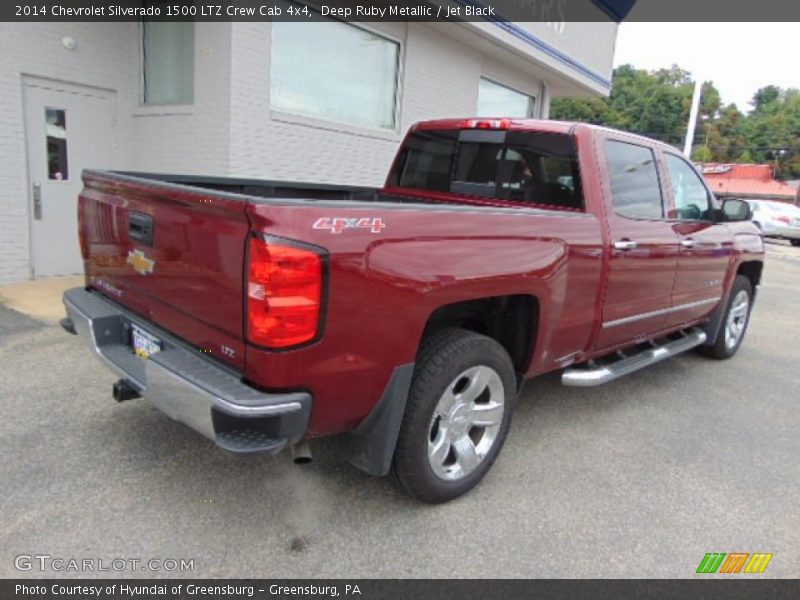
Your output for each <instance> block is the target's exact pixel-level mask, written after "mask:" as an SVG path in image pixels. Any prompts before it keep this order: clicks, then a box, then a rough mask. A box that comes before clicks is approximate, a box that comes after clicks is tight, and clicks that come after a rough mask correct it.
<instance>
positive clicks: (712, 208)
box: [662, 150, 721, 223]
mask: <svg viewBox="0 0 800 600" xmlns="http://www.w3.org/2000/svg"><path fill="white" fill-rule="evenodd" d="M669 156H672V157H674V158H676V159H678V160H679V161H681V162H683V164H685V165H686V166H687V167H688V168H689V170H690V171H691V172H692V173H694V174H695V175H696V176H697V178H698V179H699V180H700V185H701V186H702V187H703V189H704V190H705V192H706V201H707V202H708V208H707V211H706V212H707V214H708V217H707V218H705V219H684V218H681V217H680V216H679V215H678V205H677V203H676V202H675V194H676V190H675V188H674V186H673V185H672V172H671V171H670V168H669V164H668V163H667V160H668V159H667V157H669ZM662 158H663V161H664V173H665V176H666V181H667V184H668V185H669V205H668V208H669V210H667V212H666V220H667V221H670V222H674V223H714V222H715V221H714V216H713V215H714V214H715V213H716V212H717V211H718V210H720V209H721V206H720V205H719V204H718V203H717V201H716V196H714V193H713V192H712V191H711V189H710V188H709V187H708V184H707V182H706V180H705V178H704V177H703V175H702V174H701V173H700V172H699V171H698V170H697V167H695V166H694V164H693V163H692V162H691V161H689V160H687V159H686V157H684V156H683V155H682V154H680V153H678V152H672V151H669V150H662ZM673 215H674V216H673Z"/></svg>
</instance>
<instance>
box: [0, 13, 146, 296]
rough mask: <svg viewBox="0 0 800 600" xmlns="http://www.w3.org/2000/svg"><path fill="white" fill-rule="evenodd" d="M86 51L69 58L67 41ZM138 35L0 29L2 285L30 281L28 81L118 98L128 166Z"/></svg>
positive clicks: (18, 26)
mask: <svg viewBox="0 0 800 600" xmlns="http://www.w3.org/2000/svg"><path fill="white" fill-rule="evenodd" d="M67 35H69V36H72V37H74V38H75V39H76V40H77V42H78V47H77V48H76V49H75V50H73V51H71V52H70V51H67V50H66V49H65V48H64V47H63V45H62V43H61V40H62V38H63V37H64V36H67ZM137 57H138V54H137V38H136V29H135V28H134V26H132V25H129V24H121V23H109V24H104V25H91V24H86V23H14V24H10V23H4V24H1V25H0V157H2V160H0V283H4V282H9V281H20V280H23V279H27V278H29V277H30V247H29V244H30V240H29V232H30V220H29V203H28V172H27V157H26V154H25V123H24V118H23V94H22V76H23V74H24V75H33V76H37V77H43V78H48V79H55V80H59V81H65V82H71V83H80V84H84V85H92V86H97V87H103V88H110V89H113V90H116V91H117V102H118V106H117V115H118V122H119V125H118V128H119V140H120V150H121V154H120V159H121V160H122V161H124V160H125V158H126V157H125V151H126V149H127V148H129V145H130V124H129V121H128V119H126V118H124V115H126V114H128V115H129V114H130V111H131V102H132V101H134V100H135V98H136V93H135V90H136V89H137V85H138V84H137V80H136V77H137V70H136V67H135V64H136V63H135V61H136V60H137Z"/></svg>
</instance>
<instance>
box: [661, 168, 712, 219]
mask: <svg viewBox="0 0 800 600" xmlns="http://www.w3.org/2000/svg"><path fill="white" fill-rule="evenodd" d="M664 156H665V157H666V161H667V170H668V171H669V178H670V181H671V182H672V193H673V194H674V196H675V208H674V209H673V210H672V211H670V215H669V217H670V218H671V219H678V220H680V221H707V220H710V218H711V212H710V208H711V202H710V198H709V194H708V190H706V187H705V186H704V185H703V182H702V181H701V180H700V176H699V175H698V174H697V173H696V172H695V170H694V169H692V167H690V166H689V164H688V163H687V162H686V161H685V160H684V159H683V158H681V157H679V156H676V155H675V154H665V155H664Z"/></svg>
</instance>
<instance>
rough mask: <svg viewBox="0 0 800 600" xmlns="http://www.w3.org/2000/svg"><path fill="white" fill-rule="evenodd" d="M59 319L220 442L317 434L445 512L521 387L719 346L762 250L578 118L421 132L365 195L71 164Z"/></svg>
mask: <svg viewBox="0 0 800 600" xmlns="http://www.w3.org/2000/svg"><path fill="white" fill-rule="evenodd" d="M83 181H84V188H83V191H82V192H81V194H80V197H79V201H78V213H79V229H80V244H81V252H82V255H83V260H84V265H85V276H86V279H85V285H84V286H83V287H80V288H76V289H72V290H68V291H67V292H66V293H65V295H64V304H65V306H66V311H67V318H66V319H64V321H63V322H62V325H63V326H64V328H65V329H67V330H68V331H70V332H71V333H78V334H79V335H80V336H81V337H83V338H85V340H86V341H87V343H88V345H89V347H90V349H91V351H92V352H93V353H94V354H96V355H97V356H98V357H99V358H100V359H101V360H102V361H103V362H104V363H105V364H106V365H107V366H108V367H109V368H110V369H111V370H112V371H113V372H114V373H115V374H116V375H117V376H118V377H119V380H118V381H117V382H116V383H115V384H114V385H113V395H114V397H115V398H116V399H117V400H120V401H121V400H128V399H132V398H137V397H140V396H144V397H146V398H147V399H149V400H150V401H151V402H152V403H153V404H154V405H155V406H156V407H158V408H159V409H161V410H162V411H163V412H164V413H166V414H167V415H169V416H170V417H172V418H174V419H176V420H178V421H181V422H183V423H185V424H187V425H189V426H190V427H192V428H194V429H195V430H197V431H198V432H200V433H201V434H203V435H204V436H206V437H207V438H209V439H211V440H213V441H214V442H216V444H217V445H218V446H220V447H222V448H224V449H226V450H229V451H232V452H239V453H256V452H262V453H275V452H278V451H280V450H282V449H284V448H287V447H290V448H291V449H292V451H293V453H294V454H295V456H296V457H297V458H299V459H302V458H309V457H310V453H309V450H308V445H307V440H308V439H311V438H315V437H318V436H331V435H335V436H336V439H337V440H339V442H340V447H341V449H342V452H343V454H344V455H345V456H346V457H347V459H348V460H349V461H350V462H351V463H353V464H354V465H355V466H357V467H359V468H360V469H362V470H364V471H366V472H367V473H370V474H373V475H386V474H389V473H390V472H393V473H394V474H395V476H396V478H397V479H398V480H399V481H400V483H401V485H402V486H403V488H404V489H405V490H406V491H407V492H408V493H410V494H411V495H412V496H414V497H416V498H418V499H420V500H423V501H427V502H442V501H446V500H450V499H452V498H455V497H457V496H459V495H460V494H463V493H464V492H466V491H467V490H469V489H470V488H472V487H473V486H474V485H476V484H477V483H478V482H479V481H480V480H481V479H482V478H483V476H484V475H485V474H486V472H487V471H488V470H489V468H490V467H491V465H492V463H493V462H494V460H495V459H496V458H497V455H498V453H499V451H500V449H501V447H502V445H503V442H504V440H505V438H506V435H507V433H508V431H509V426H510V423H511V417H512V413H513V410H514V405H515V402H516V399H517V396H518V394H519V391H520V389H521V386H522V384H523V382H524V381H525V380H527V379H530V378H533V377H535V376H537V375H540V374H542V373H546V372H549V371H555V370H561V371H562V381H563V383H564V384H565V385H571V386H593V385H599V384H602V383H606V382H608V381H611V380H613V379H615V378H617V377H620V376H622V375H625V374H628V373H631V372H633V371H636V370H638V369H641V368H643V367H646V366H648V365H651V364H653V363H655V362H658V361H660V360H663V359H665V358H668V357H670V356H673V355H675V354H678V353H680V352H683V351H686V350H689V349H691V348H696V349H697V350H699V351H700V352H701V353H703V354H705V355H708V356H710V357H713V358H717V359H724V358H729V357H731V356H733V354H734V353H736V351H737V349H738V348H739V346H740V344H741V343H742V339H743V337H744V335H745V331H746V329H747V325H748V321H749V316H750V311H751V307H752V306H753V302H754V299H755V292H756V289H757V287H758V285H759V282H760V279H761V272H762V264H763V256H764V248H763V242H762V238H761V235H760V233H759V231H758V230H757V229H756V228H755V227H754V226H753V225H752V223H750V222H749V221H748V219H749V217H750V209H749V207H748V205H747V204H746V203H744V202H742V201H739V200H730V201H726V202H724V203H720V202H718V201H717V199H716V198H715V197H714V195H713V194H712V193H711V191H710V190H709V188H708V186H707V185H706V184H705V182H704V180H703V178H702V177H701V176H700V175H699V174H698V172H697V170H696V169H695V168H694V166H693V165H692V164H691V163H690V162H688V161H687V160H686V159H685V158H684V157H683V156H682V155H681V154H680V153H679V152H678V151H677V150H675V149H674V148H672V147H670V146H667V145H665V144H662V143H659V142H655V141H653V140H650V139H646V138H643V137H639V136H636V135H632V134H629V133H624V132H620V131H614V130H610V129H604V128H600V127H596V126H591V125H586V124H578V123H564V122H555V121H538V120H514V119H448V120H438V121H429V122H423V123H418V124H416V125H415V126H413V127H412V128H411V129H410V131H409V132H408V134H407V135H406V137H405V140H404V141H403V143H402V145H401V147H400V149H399V152H398V153H397V156H396V158H395V160H394V163H393V165H392V166H391V169H390V171H389V174H388V178H387V180H386V182H385V184H384V186H383V187H382V188H380V189H371V188H355V187H348V186H331V185H318V184H304V183H296V182H278V181H261V180H247V179H233V178H215V177H202V176H186V175H184V176H178V175H176V176H171V175H161V174H142V173H122V172H109V171H86V172H84V174H83Z"/></svg>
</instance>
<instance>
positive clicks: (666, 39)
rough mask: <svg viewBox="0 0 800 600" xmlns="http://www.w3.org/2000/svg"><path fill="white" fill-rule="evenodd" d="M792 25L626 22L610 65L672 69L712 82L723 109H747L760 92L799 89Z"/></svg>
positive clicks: (795, 27) (795, 30)
mask: <svg viewBox="0 0 800 600" xmlns="http://www.w3.org/2000/svg"><path fill="white" fill-rule="evenodd" d="M797 44H798V24H797V23H632V22H624V23H622V24H621V25H620V27H619V32H618V35H617V48H616V53H615V55H614V66H615V67H616V66H618V65H624V64H626V63H630V64H633V65H634V66H635V67H637V68H640V69H648V70H650V69H660V68H662V67H670V66H672V64H673V63H674V64H677V65H678V66H679V67H681V68H683V69H686V70H688V71H690V72H691V73H692V76H693V77H700V78H702V79H703V81H713V82H714V85H715V86H716V88H717V89H718V90H719V92H720V95H721V97H722V102H723V104H730V103H731V102H732V103H735V104H736V105H737V106H738V107H739V110H742V111H748V110H750V109H751V108H752V106H751V105H750V100H751V99H752V98H753V94H754V93H755V92H756V90H758V88H760V87H764V86H765V85H770V84H773V85H777V86H779V87H783V88H787V87H795V88H800V67H799V66H798V62H797V57H798V52H797V48H798V46H797Z"/></svg>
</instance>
